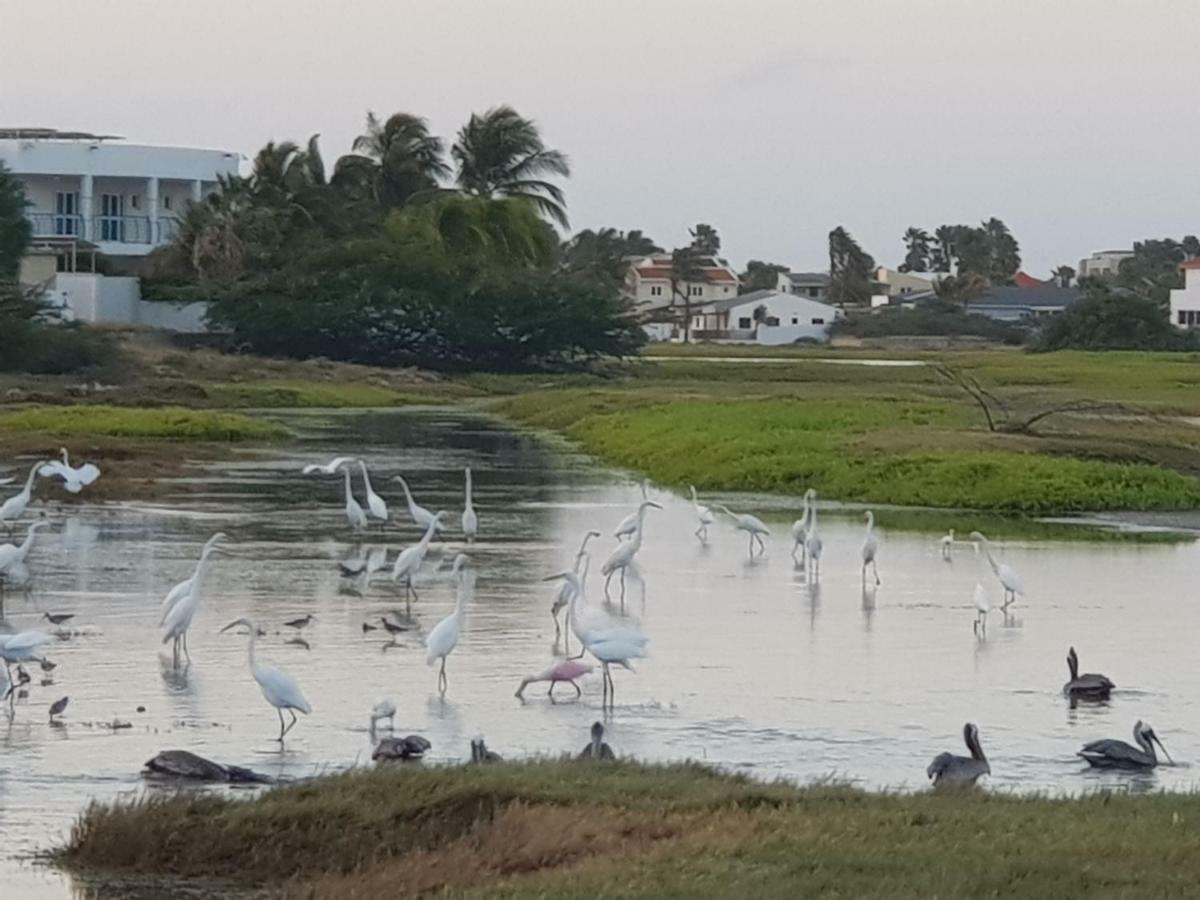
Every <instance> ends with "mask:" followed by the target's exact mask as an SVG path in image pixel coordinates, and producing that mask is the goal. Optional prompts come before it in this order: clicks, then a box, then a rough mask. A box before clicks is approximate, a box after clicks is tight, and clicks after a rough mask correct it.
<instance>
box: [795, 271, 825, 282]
mask: <svg viewBox="0 0 1200 900" xmlns="http://www.w3.org/2000/svg"><path fill="white" fill-rule="evenodd" d="M787 277H788V279H789V280H790V281H791V282H792V284H817V285H827V284H829V273H828V272H788V273H787Z"/></svg>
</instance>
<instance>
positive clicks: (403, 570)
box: [392, 512, 458, 609]
mask: <svg viewBox="0 0 1200 900" xmlns="http://www.w3.org/2000/svg"><path fill="white" fill-rule="evenodd" d="M446 515H447V513H445V512H439V513H438V514H437V515H436V516H434V517H433V518H432V519H431V520H430V522H429V525H428V526H426V528H425V533H424V534H423V535H421V539H420V540H419V541H417V542H416V543H415V544H413V545H412V546H411V547H406V548H405V549H403V550H401V551H400V555H399V556H397V557H396V562H395V564H394V565H393V566H392V581H399V580H400V579H401V578H403V579H404V608H405V609H408V608H409V596H410V595H411V597H412V598H413V599H415V600H419V599H420V598H419V597H417V589H416V588H414V587H413V579H414V578H415V577H416V574H417V570H418V569H420V568H421V563H423V562H424V561H425V554H426V553H428V552H429V542H430V541H432V540H433V535H434V534H435V533H436V532H437V529H438V525H439V524H441V521H442V519H443V518H445V516H446ZM455 563H456V564H457V563H458V560H455ZM455 571H457V570H455Z"/></svg>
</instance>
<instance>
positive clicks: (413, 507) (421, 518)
mask: <svg viewBox="0 0 1200 900" xmlns="http://www.w3.org/2000/svg"><path fill="white" fill-rule="evenodd" d="M394 480H395V481H398V482H400V487H402V488H404V500H405V502H406V503H408V514H409V515H410V516H412V520H413V521H414V522H415V523H416V524H417V527H418V528H428V527H429V526H430V525H432V526H433V527H434V528H435V529H436V530H437V531H441V530H442V523H441V520H440V519H438V518H437V516H435V515H434V514H433V513H431V512H430V511H429V510H427V509H426V508H425V507H423V506H419V505H418V504H417V501H416V500H414V499H413V495H412V491H410V490H409V489H408V482H407V481H405V480H404V476H403V475H397V476H396V477H395V479H394Z"/></svg>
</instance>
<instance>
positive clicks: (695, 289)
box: [688, 284, 704, 297]
mask: <svg viewBox="0 0 1200 900" xmlns="http://www.w3.org/2000/svg"><path fill="white" fill-rule="evenodd" d="M688 293H689V294H690V295H691V296H693V297H702V296H704V286H703V285H699V284H693V285H692V286H691V287H690V288H688Z"/></svg>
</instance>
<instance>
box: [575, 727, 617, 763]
mask: <svg viewBox="0 0 1200 900" xmlns="http://www.w3.org/2000/svg"><path fill="white" fill-rule="evenodd" d="M579 758H580V759H616V758H617V755H616V754H615V753H613V749H612V747H610V746H608V744H606V743H604V726H603V725H601V724H600V723H599V722H596V723H595V724H593V725H592V741H591V743H589V744H588V745H587V746H586V747H584V748H583V750H581V751H580V753H579Z"/></svg>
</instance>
